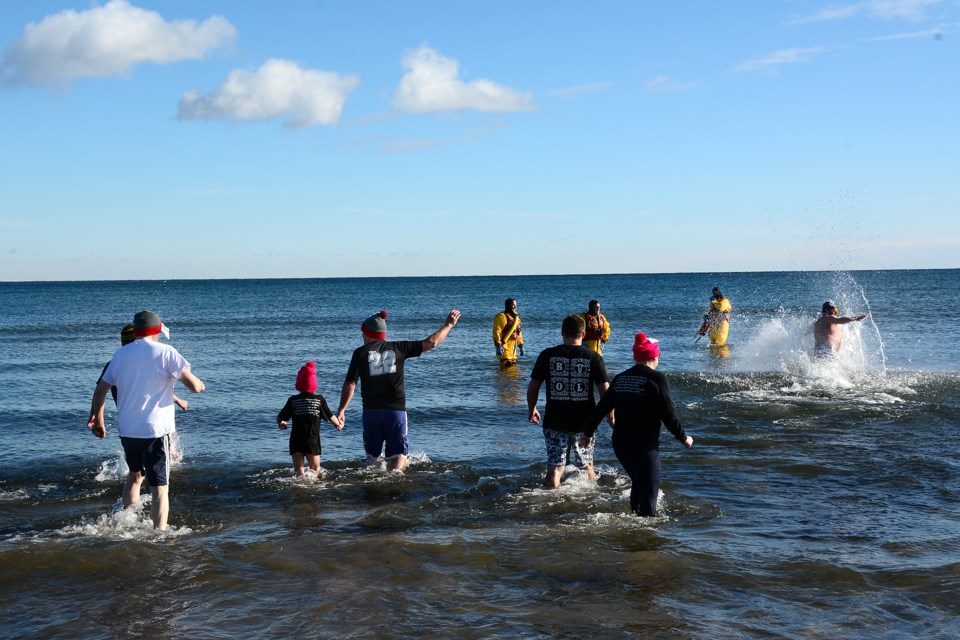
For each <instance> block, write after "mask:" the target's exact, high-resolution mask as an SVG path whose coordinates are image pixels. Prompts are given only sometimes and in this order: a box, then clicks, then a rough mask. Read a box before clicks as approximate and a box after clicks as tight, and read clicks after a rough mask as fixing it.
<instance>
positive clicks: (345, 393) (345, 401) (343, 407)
mask: <svg viewBox="0 0 960 640" xmlns="http://www.w3.org/2000/svg"><path fill="white" fill-rule="evenodd" d="M356 391H357V383H356V382H350V381H349V380H348V381H347V382H344V383H343V389H341V390H340V407H339V408H338V409H337V419H338V420H340V428H341V429H342V428H343V425H344V424H345V422H344V420H345V416H344V414H345V413H346V411H347V407H348V406H350V401H351V400H353V394H354V393H355V392H356Z"/></svg>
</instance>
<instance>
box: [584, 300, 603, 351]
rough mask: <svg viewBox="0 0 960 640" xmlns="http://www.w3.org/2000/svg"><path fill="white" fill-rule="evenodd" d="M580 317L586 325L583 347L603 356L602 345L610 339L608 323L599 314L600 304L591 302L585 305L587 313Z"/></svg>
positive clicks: (594, 301)
mask: <svg viewBox="0 0 960 640" xmlns="http://www.w3.org/2000/svg"><path fill="white" fill-rule="evenodd" d="M580 317H581V318H583V320H584V322H586V323H587V328H586V332H585V333H584V334H583V346H585V347H586V348H587V349H590V350H591V351H596V352H597V353H598V354H600V355H603V345H604V344H606V342H607V340H609V339H610V323H609V322H607V318H606V316H604V315H603V314H602V313H600V302H599V301H597V300H591V301H590V304H588V305H587V312H586V313H581V314H580Z"/></svg>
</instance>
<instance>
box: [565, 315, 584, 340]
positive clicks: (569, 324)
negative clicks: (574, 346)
mask: <svg viewBox="0 0 960 640" xmlns="http://www.w3.org/2000/svg"><path fill="white" fill-rule="evenodd" d="M586 326H587V323H586V321H584V319H583V318H582V317H581V316H578V315H577V314H575V313H571V314H570V315H568V316H567V317H566V318H564V319H563V325H562V326H561V327H560V333H562V334H563V337H564V338H579V337H580V336H582V335H583V330H584V328H585V327H586Z"/></svg>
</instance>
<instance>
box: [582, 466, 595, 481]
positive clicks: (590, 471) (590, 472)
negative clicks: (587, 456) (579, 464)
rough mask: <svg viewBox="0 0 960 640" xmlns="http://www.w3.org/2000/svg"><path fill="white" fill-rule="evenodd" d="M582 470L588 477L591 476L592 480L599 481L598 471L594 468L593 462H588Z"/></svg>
mask: <svg viewBox="0 0 960 640" xmlns="http://www.w3.org/2000/svg"><path fill="white" fill-rule="evenodd" d="M581 471H583V472H584V473H586V474H587V477H588V478H590V482H596V481H597V474H596V473H595V472H594V470H593V463H592V462H591V463H590V464H588V465H587V466H585V467H584V468H583V469H581Z"/></svg>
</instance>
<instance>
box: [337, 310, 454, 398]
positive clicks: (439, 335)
mask: <svg viewBox="0 0 960 640" xmlns="http://www.w3.org/2000/svg"><path fill="white" fill-rule="evenodd" d="M458 320H460V311H459V310H458V309H454V310H453V311H451V312H450V313H449V314H448V315H447V320H446V322H444V323H443V326H442V327H440V328H439V329H437V330H436V331H434V332H433V334H432V335H431V336H430V337H429V338H425V339H424V340H422V341H421V343H422V344H423V350H424V351H430V349H436V348H437V347H439V346H440V343H441V342H443V341H444V340H446V338H447V334H448V333H450V329H453V328H454V327H455V326H456V324H457V321H458ZM340 406H341V407H343V403H342V402H341V404H340Z"/></svg>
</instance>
